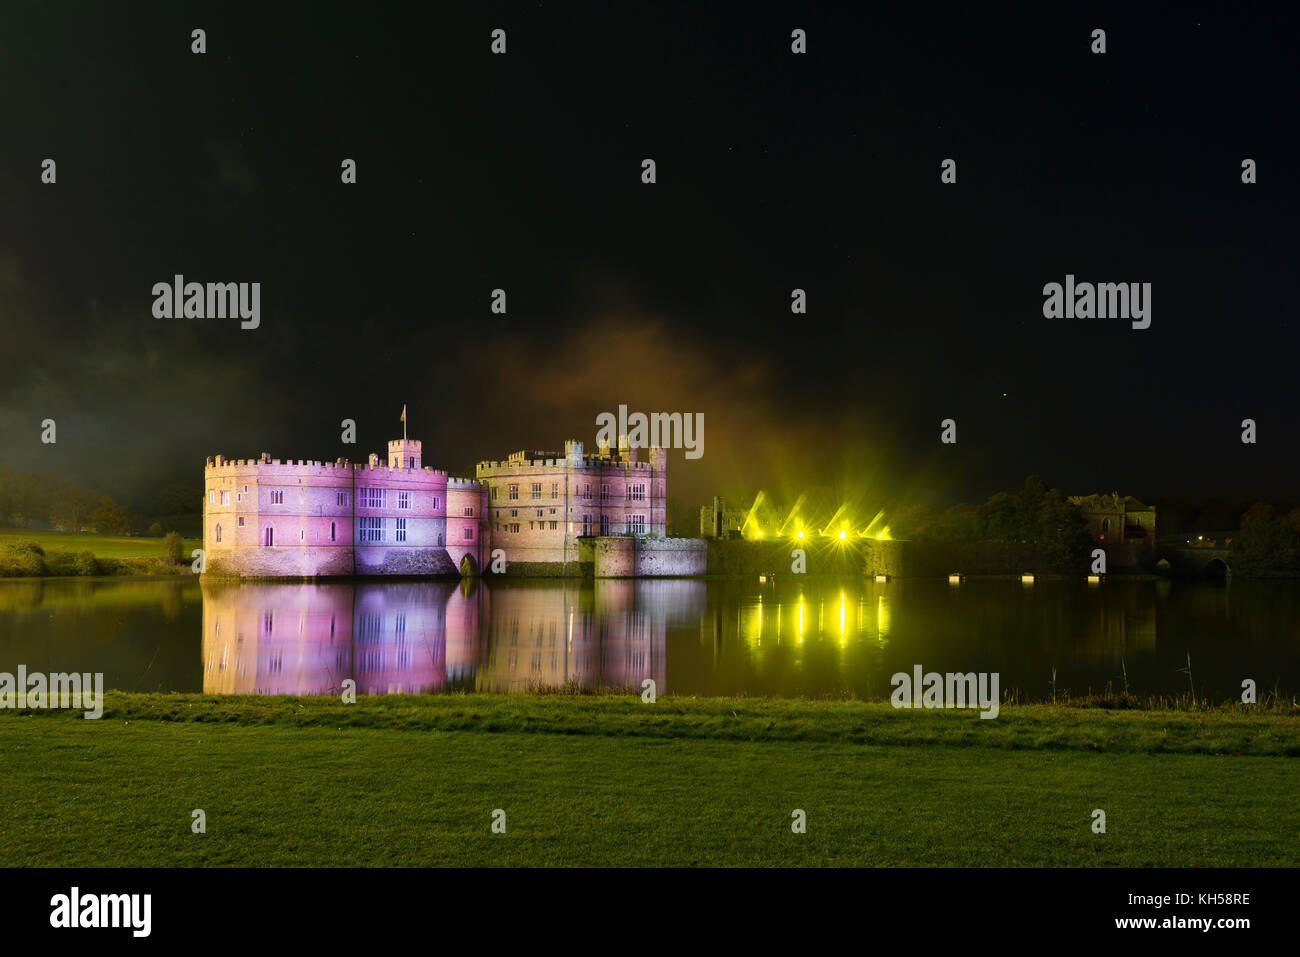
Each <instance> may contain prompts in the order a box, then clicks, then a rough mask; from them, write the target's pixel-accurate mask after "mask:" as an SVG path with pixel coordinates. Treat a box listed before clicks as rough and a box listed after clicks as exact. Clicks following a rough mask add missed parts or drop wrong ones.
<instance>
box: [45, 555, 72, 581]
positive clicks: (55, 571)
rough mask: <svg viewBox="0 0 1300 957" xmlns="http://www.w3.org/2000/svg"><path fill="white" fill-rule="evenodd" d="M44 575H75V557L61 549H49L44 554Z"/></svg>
mask: <svg viewBox="0 0 1300 957" xmlns="http://www.w3.org/2000/svg"><path fill="white" fill-rule="evenodd" d="M44 574H46V575H54V576H57V577H63V576H65V575H75V574H77V556H75V555H74V554H72V552H70V551H67V550H65V549H62V548H51V549H50V550H49V551H48V552H46V553H45V572H44Z"/></svg>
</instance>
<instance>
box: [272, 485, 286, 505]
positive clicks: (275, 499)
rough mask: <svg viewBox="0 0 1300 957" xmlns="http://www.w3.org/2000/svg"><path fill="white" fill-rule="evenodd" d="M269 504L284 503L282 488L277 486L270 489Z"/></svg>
mask: <svg viewBox="0 0 1300 957" xmlns="http://www.w3.org/2000/svg"><path fill="white" fill-rule="evenodd" d="M271 504H272V505H283V504H284V489H279V488H273V489H271Z"/></svg>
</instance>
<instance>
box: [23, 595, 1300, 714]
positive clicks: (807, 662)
mask: <svg viewBox="0 0 1300 957" xmlns="http://www.w3.org/2000/svg"><path fill="white" fill-rule="evenodd" d="M1189 655H1190V656H1191V672H1192V679H1193V680H1194V681H1195V683H1196V690H1197V692H1198V694H1201V695H1209V696H1210V697H1212V698H1215V699H1226V698H1230V697H1233V698H1235V697H1239V696H1240V693H1241V682H1242V680H1243V679H1245V678H1253V679H1254V680H1255V682H1256V683H1257V686H1258V688H1259V692H1260V694H1261V696H1262V695H1263V694H1264V693H1265V692H1266V691H1269V690H1271V689H1272V688H1273V687H1274V686H1275V685H1276V686H1279V687H1280V688H1281V689H1282V690H1283V691H1284V692H1287V693H1294V692H1296V690H1297V689H1298V688H1300V584H1298V583H1294V582H1245V581H1241V580H1235V581H1229V582H1227V583H1224V582H1217V583H1215V582H1199V581H1143V582H1119V581H1114V580H1112V581H1108V582H1106V583H1105V584H1102V585H1094V586H1089V585H1087V584H1086V583H1083V582H1077V583H1076V582H1039V583H1037V584H1035V585H1032V586H1027V585H1022V584H1021V583H1020V582H1018V581H1003V580H987V581H981V580H976V581H967V582H965V583H963V584H961V585H960V586H952V585H949V584H947V583H946V582H943V581H920V580H911V581H893V582H889V583H884V584H876V583H874V582H863V581H857V580H845V581H843V582H833V581H819V580H813V579H809V580H806V581H803V582H798V583H795V582H791V581H786V582H783V583H782V584H781V586H780V587H778V588H774V587H772V586H771V585H760V584H759V583H758V582H757V581H754V582H745V583H738V582H702V581H668V580H658V581H652V580H643V581H598V582H595V583H591V582H587V583H578V582H560V581H536V582H509V583H503V582H498V583H488V582H482V581H480V582H465V583H441V582H439V583H432V582H428V583H409V582H395V583H383V584H378V583H376V584H369V583H367V584H314V585H302V584H247V585H210V584H205V585H202V586H200V585H199V583H198V582H196V581H194V580H193V579H185V580H180V581H114V580H90V581H85V580H49V581H12V580H11V581H0V671H5V672H10V673H14V672H16V670H17V667H18V665H19V664H23V665H26V666H27V669H28V671H43V672H47V673H49V672H60V671H79V672H92V673H93V672H103V673H104V683H105V687H106V688H110V689H119V690H129V691H187V692H197V691H208V692H217V693H259V694H335V693H338V691H339V689H340V687H341V684H342V681H343V680H344V679H346V678H353V679H355V680H356V682H357V690H358V691H359V692H360V693H364V694H383V693H388V692H419V693H425V692H429V693H435V692H440V691H448V690H460V689H464V690H479V691H491V692H502V693H511V692H520V691H527V690H531V689H535V688H538V687H542V686H563V685H566V684H567V685H574V686H578V687H582V688H586V689H598V688H620V687H622V688H636V689H640V687H641V683H642V681H643V680H644V679H645V678H653V679H654V680H655V682H656V683H657V686H658V690H659V692H660V693H661V694H663V693H668V694H679V695H740V694H745V695H765V696H776V697H795V696H809V697H821V696H841V695H845V694H853V695H856V696H858V697H874V698H880V697H885V696H887V695H888V694H889V692H890V690H891V689H890V676H891V675H892V674H894V673H895V672H899V671H905V672H908V673H911V671H912V669H913V667H914V666H915V665H918V664H919V665H921V666H923V667H924V669H925V670H927V671H940V672H947V671H961V672H970V671H975V672H981V671H985V672H998V673H999V674H1000V675H1001V679H1000V680H1001V688H1002V690H1003V691H1004V692H1005V691H1008V690H1010V689H1019V691H1020V692H1021V694H1022V696H1028V697H1029V698H1032V699H1036V700H1037V699H1043V698H1046V697H1048V696H1050V694H1051V691H1052V672H1053V669H1055V672H1056V689H1057V692H1058V694H1059V693H1062V692H1064V691H1066V690H1069V691H1071V692H1073V693H1076V694H1082V693H1087V692H1088V691H1100V690H1102V689H1104V688H1105V687H1106V685H1107V684H1108V683H1109V684H1110V685H1111V686H1112V688H1113V689H1115V690H1119V689H1122V688H1123V686H1124V681H1125V678H1124V674H1125V672H1127V681H1128V686H1129V688H1130V690H1131V691H1133V692H1134V693H1135V694H1143V695H1145V694H1181V693H1183V692H1186V691H1187V690H1188V676H1187V675H1186V674H1185V673H1183V671H1182V670H1180V669H1186V667H1187V659H1188V656H1189Z"/></svg>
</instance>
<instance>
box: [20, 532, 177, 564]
mask: <svg viewBox="0 0 1300 957" xmlns="http://www.w3.org/2000/svg"><path fill="white" fill-rule="evenodd" d="M24 538H25V539H31V540H33V541H35V542H36V543H37V544H39V545H40V546H41V548H43V549H45V550H46V551H49V550H50V549H55V548H61V549H64V550H65V551H69V552H79V551H83V550H89V551H92V552H94V553H95V557H96V558H157V557H159V556H160V555H162V553H163V540H162V539H161V538H143V537H126V536H118V535H73V534H71V533H69V532H51V531H42V530H40V529H31V530H29V529H25V528H0V547H3V546H5V545H7V544H9V543H11V542H14V541H17V540H18V539H24ZM184 543H185V548H184V551H183V552H182V554H184V555H189V554H190V552H192V551H193V550H194V549H196V548H202V547H203V542H202V540H201V539H197V538H187V539H185V540H184Z"/></svg>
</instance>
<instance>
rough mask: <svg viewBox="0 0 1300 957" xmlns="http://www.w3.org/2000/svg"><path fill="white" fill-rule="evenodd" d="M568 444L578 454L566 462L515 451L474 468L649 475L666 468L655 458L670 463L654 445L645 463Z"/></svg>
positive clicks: (480, 472) (482, 472)
mask: <svg viewBox="0 0 1300 957" xmlns="http://www.w3.org/2000/svg"><path fill="white" fill-rule="evenodd" d="M567 444H569V445H570V446H576V448H571V449H570V451H571V452H574V453H575V454H574V455H573V456H572V457H570V458H568V459H565V458H564V457H563V456H558V457H556V456H554V453H540V452H539V453H533V454H536V455H543V454H545V455H550V456H552V457H550V458H528V457H527V456H528V455H529V454H530V453H527V452H513V453H511V455H510V457H509V458H508V459H506V460H505V461H501V460H499V459H486V460H484V461H482V462H478V463H476V464H475V466H474V471H475V473H476V474H477V475H480V476H483V475H487V474H489V473H493V472H503V471H505V472H514V471H519V470H522V469H562V468H564V467H565V466H566V465H567V466H568V467H569V468H570V469H574V470H578V469H618V470H620V471H635V472H649V471H653V470H654V469H655V468H656V467H658V468H660V469H662V468H663V467H664V466H663V465H660V466H656V464H655V462H656V459H662V460H663V461H664V465H666V464H667V461H666V457H663V456H661V455H660V453H662V451H663V450H662V449H660V448H659V447H658V446H651V447H650V449H649V452H650V458H649V460H648V461H642V460H640V459H631V458H630V457H629V455H628V454H627V450H624V453H623V454H612V453H609V452H606V453H605V454H602V455H583V454H582V443H581V442H576V443H574V442H571V443H567Z"/></svg>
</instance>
